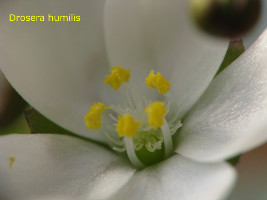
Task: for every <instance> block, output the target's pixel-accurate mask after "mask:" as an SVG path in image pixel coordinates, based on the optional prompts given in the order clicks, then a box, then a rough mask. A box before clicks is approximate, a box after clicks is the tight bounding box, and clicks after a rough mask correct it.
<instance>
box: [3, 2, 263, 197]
mask: <svg viewBox="0 0 267 200" xmlns="http://www.w3.org/2000/svg"><path fill="white" fill-rule="evenodd" d="M186 2H187V1H185V0H184V1H172V0H168V1H167V0H165V1H164V2H163V1H159V0H156V1H155V0H153V1H152V0H146V1H144V0H142V1H141V0H140V1H131V2H130V1H122V0H110V1H106V2H105V1H102V0H91V1H86V2H85V1H80V2H79V3H78V2H77V1H75V2H74V1H64V3H62V1H59V0H53V1H52V0H51V1H41V0H36V1H34V2H33V1H30V0H29V1H22V0H17V1H3V2H1V7H0V9H1V10H0V11H1V16H3V17H2V18H0V20H1V34H0V39H1V45H2V47H1V55H0V56H1V58H0V60H1V68H2V70H3V71H4V73H5V75H6V76H7V77H8V79H9V81H10V82H11V83H12V84H13V86H14V87H15V88H16V89H17V90H18V91H19V92H20V94H21V95H22V96H23V97H24V98H25V99H26V100H27V101H28V102H29V103H30V104H31V105H33V106H34V107H35V108H36V109H37V110H39V111H40V112H42V113H43V114H45V115H46V116H47V117H48V118H50V119H52V120H53V121H55V122H57V123H58V124H60V125H61V126H62V127H64V128H67V129H69V130H71V131H73V132H75V133H77V134H79V135H82V136H84V137H88V138H90V139H92V140H94V141H98V142H101V143H103V144H105V142H106V140H105V138H104V137H103V135H102V134H99V133H89V131H88V129H87V127H86V126H85V125H84V122H83V116H84V114H85V113H86V112H87V110H88V107H89V106H90V105H91V104H93V102H94V101H99V100H102V101H104V103H105V102H107V104H110V103H114V104H116V102H118V97H119V95H117V96H116V95H113V94H112V93H110V91H111V92H113V91H112V90H110V89H109V88H108V87H106V86H103V79H102V77H104V74H105V73H106V71H107V67H108V66H109V67H111V66H115V65H121V66H125V67H126V68H130V69H131V71H132V74H133V77H138V78H137V79H136V81H135V82H134V83H135V85H136V87H138V88H139V89H140V90H141V91H142V88H143V86H142V85H141V84H142V82H141V81H140V80H144V78H145V76H146V75H147V73H148V72H149V70H150V69H151V68H154V69H155V70H157V71H160V72H162V73H164V74H165V75H166V77H167V78H168V79H169V80H170V81H171V83H172V87H171V93H172V96H173V97H174V98H175V103H176V104H177V106H178V108H179V112H178V113H177V115H178V118H181V119H182V118H183V117H184V116H185V114H186V113H188V112H189V110H190V112H189V114H188V115H186V117H185V118H184V120H183V121H182V123H183V127H182V128H181V130H180V131H179V132H178V133H177V137H175V138H173V139H174V143H175V144H176V146H175V147H174V151H175V152H177V153H178V154H175V155H173V156H171V157H170V158H169V159H167V160H165V161H163V162H161V163H159V164H157V165H153V166H150V167H147V168H145V169H143V170H140V171H137V170H136V169H135V168H133V167H132V166H131V165H130V164H129V162H128V161H127V160H126V159H124V158H122V157H120V156H118V155H117V154H115V153H114V152H112V151H111V150H110V149H108V148H105V147H102V146H99V145H97V144H94V143H93V142H88V141H84V140H81V139H77V138H72V137H69V136H63V135H50V134H47V135H9V136H3V137H1V138H0V175H1V179H0V186H1V187H0V194H1V195H2V196H3V198H5V199H29V198H35V197H36V198H37V197H38V196H42V195H48V194H49V195H53V194H55V195H69V196H71V197H74V198H75V199H78V198H81V199H114V200H115V199H116V200H117V199H132V200H134V199H143V200H146V199H155V200H157V199H168V200H172V199H183V200H191V199H203V200H207V199H211V200H214V199H222V198H224V197H225V195H226V194H227V193H228V191H229V189H230V188H231V186H232V183H233V181H234V179H235V172H234V170H233V169H232V168H231V167H230V166H229V165H227V164H226V163H224V162H223V161H224V160H226V159H228V158H230V157H232V156H235V155H238V154H239V153H241V152H244V151H247V150H249V149H251V148H253V147H255V146H258V145H260V144H262V143H264V142H265V141H266V139H267V134H266V133H265V132H264V131H263V130H265V128H266V120H265V119H267V118H266V117H267V116H266V115H267V113H266V111H267V105H266V103H267V101H266V100H267V82H266V80H267V67H266V63H267V57H266V56H265V54H264V52H266V48H267V31H265V32H264V33H263V34H262V36H261V37H260V38H259V39H258V40H257V42H256V43H255V44H254V45H253V46H252V47H251V48H250V49H249V50H247V51H246V52H245V53H244V54H243V55H242V56H241V57H240V58H239V59H238V60H237V61H235V62H234V63H233V64H232V65H231V66H229V67H228V68H227V69H226V70H225V71H223V72H222V73H221V74H220V75H219V76H217V77H216V78H215V79H214V80H212V79H213V77H214V75H215V74H216V71H217V70H218V67H219V64H220V62H221V61H222V59H223V56H224V55H225V51H226V49H227V43H226V42H224V41H217V40H215V39H214V38H210V37H209V36H206V35H204V34H202V33H199V32H198V31H197V30H196V29H195V27H194V25H193V24H192V23H191V21H189V16H188V15H189V13H188V11H187V9H186V8H187V7H186V6H185V4H186ZM26 11H27V15H47V14H48V12H49V13H50V14H54V15H64V14H66V11H67V12H70V13H71V12H75V13H77V14H79V15H80V16H81V22H80V23H78V22H77V23H63V22H61V23H51V22H50V23H49V22H46V23H45V22H44V23H41V22H36V23H35V22H30V23H27V22H25V23H24V22H14V23H13V22H8V19H7V16H8V14H9V13H15V14H17V15H19V14H20V15H22V14H21V13H26ZM2 13H3V14H2ZM103 22H104V23H103ZM104 30H105V31H104ZM204 91H205V92H204ZM148 97H150V96H148ZM196 102H197V103H196ZM192 106H193V108H192Z"/></svg>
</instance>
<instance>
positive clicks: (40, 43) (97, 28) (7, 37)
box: [0, 0, 111, 140]
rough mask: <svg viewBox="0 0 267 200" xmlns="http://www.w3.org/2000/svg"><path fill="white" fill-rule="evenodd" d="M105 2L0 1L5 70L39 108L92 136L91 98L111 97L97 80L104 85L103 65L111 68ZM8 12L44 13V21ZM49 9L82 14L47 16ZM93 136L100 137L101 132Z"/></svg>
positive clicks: (43, 112)
mask: <svg viewBox="0 0 267 200" xmlns="http://www.w3.org/2000/svg"><path fill="white" fill-rule="evenodd" d="M103 7H104V0H98V1H83V0H78V1H72V0H66V1H63V0H48V1H43V0H36V1H31V0H14V1H8V0H4V1H1V3H0V11H1V14H0V17H1V18H0V23H1V35H0V42H1V55H0V60H1V61H0V62H1V68H2V69H3V72H4V73H5V75H6V76H7V78H8V79H9V81H10V82H11V84H12V85H13V86H14V87H15V88H16V90H17V91H18V92H19V93H20V94H21V95H22V96H23V97H24V98H25V99H26V100H27V101H28V102H29V103H30V104H31V105H32V106H33V107H35V108H36V109H37V110H38V111H40V112H41V113H42V114H44V115H45V116H46V117H48V118H50V119H51V120H53V121H55V122H56V123H58V124H59V125H61V126H63V127H64V128H66V129H69V130H71V131H72V132H75V133H78V134H80V135H83V136H89V133H88V132H89V131H88V129H87V127H86V126H85V123H84V120H83V117H84V115H85V114H86V113H87V112H88V110H89V106H90V104H93V102H94V101H99V100H101V99H109V100H110V98H111V96H110V95H109V94H100V93H99V92H100V91H103V88H102V89H101V88H100V84H98V83H99V82H101V85H103V86H104V84H103V81H104V79H105V77H104V73H105V72H104V70H105V69H106V70H107V69H108V62H107V59H106V54H105V49H104V48H105V47H104V42H103V41H104V34H103V28H102V26H103V22H102V21H103V9H104V8H103ZM9 14H14V15H16V16H18V15H33V16H45V21H44V22H40V21H38V22H33V21H31V22H14V21H12V22H10V21H9ZM48 14H50V15H52V16H69V14H75V15H76V16H79V15H80V16H81V21H80V22H66V21H65V22H64V21H61V22H55V21H54V22H51V21H50V22H49V21H48ZM72 16H73V15H72ZM50 19H51V18H50ZM100 76H101V77H100ZM104 87H105V86H104ZM107 88H108V87H107ZM107 92H108V91H107ZM102 93H103V92H102ZM108 103H110V102H108ZM91 137H92V138H94V139H96V140H102V138H101V137H100V135H99V134H98V135H97V134H91Z"/></svg>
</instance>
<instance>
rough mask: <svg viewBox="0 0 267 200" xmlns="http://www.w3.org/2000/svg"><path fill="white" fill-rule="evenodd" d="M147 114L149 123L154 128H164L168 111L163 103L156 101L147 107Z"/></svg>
mask: <svg viewBox="0 0 267 200" xmlns="http://www.w3.org/2000/svg"><path fill="white" fill-rule="evenodd" d="M145 113H146V114H147V115H148V123H149V124H150V125H151V126H152V128H154V129H157V128H158V127H161V126H163V123H164V117H165V115H166V113H167V109H166V107H165V105H164V103H163V102H160V101H155V102H153V103H151V104H150V105H149V106H148V107H146V109H145Z"/></svg>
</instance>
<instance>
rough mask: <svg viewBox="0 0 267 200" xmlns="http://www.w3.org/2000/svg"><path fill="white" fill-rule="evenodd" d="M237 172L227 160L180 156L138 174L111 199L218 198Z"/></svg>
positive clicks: (224, 191) (171, 199) (173, 199)
mask: <svg viewBox="0 0 267 200" xmlns="http://www.w3.org/2000/svg"><path fill="white" fill-rule="evenodd" d="M234 180H235V171H234V170H233V169H232V168H231V167H230V166H229V165H227V164H225V163H216V164H205V163H198V162H195V161H192V160H189V159H187V158H184V157H182V156H179V155H174V156H172V157H171V158H170V159H168V160H166V161H164V162H162V163H160V164H158V165H155V166H151V167H148V168H146V169H144V170H142V171H138V172H136V174H135V175H134V176H133V177H132V178H131V179H130V181H129V182H128V183H127V184H126V185H125V186H124V187H122V189H121V190H119V191H118V192H117V193H116V194H115V195H114V196H113V197H112V198H109V200H112V199H114V200H117V199H128V200H136V199H139V200H147V199H154V200H162V199H168V200H177V199H183V200H192V199H198V200H207V199H212V200H219V199H223V198H224V197H225V196H226V195H227V194H228V193H229V190H230V188H231V186H232V184H233V182H234Z"/></svg>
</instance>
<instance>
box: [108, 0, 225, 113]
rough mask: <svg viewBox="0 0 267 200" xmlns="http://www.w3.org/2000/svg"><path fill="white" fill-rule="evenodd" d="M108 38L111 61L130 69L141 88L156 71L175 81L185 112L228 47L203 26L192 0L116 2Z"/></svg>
mask: <svg viewBox="0 0 267 200" xmlns="http://www.w3.org/2000/svg"><path fill="white" fill-rule="evenodd" d="M105 36H106V43H107V50H108V56H109V59H110V62H111V64H112V65H122V66H125V67H128V68H130V69H131V70H132V71H133V76H134V77H135V79H136V78H137V77H138V81H135V82H136V84H140V87H138V88H141V87H142V85H144V86H145V84H144V81H145V76H147V75H148V73H149V71H150V69H155V70H157V71H159V72H161V73H162V75H163V76H164V77H165V76H166V77H167V79H169V80H170V81H171V90H172V91H173V92H172V95H173V96H175V97H176V98H177V99H176V101H177V104H178V106H179V109H180V112H181V115H183V114H184V113H185V112H186V111H187V110H188V109H189V108H190V107H191V106H192V105H193V104H194V103H195V101H196V100H197V99H198V98H199V96H200V95H201V94H202V92H203V91H204V90H205V88H206V87H207V85H208V84H209V82H210V81H211V79H212V78H213V76H214V75H215V73H216V71H217V70H218V68H219V65H220V63H221V62H222V60H223V58H224V55H225V52H226V50H227V46H228V42H227V41H221V40H219V39H215V38H212V37H211V36H208V35H205V34H204V33H202V32H200V30H198V29H197V27H196V26H195V25H194V24H193V22H192V21H191V18H190V11H189V6H188V1H187V0H182V1H176V0H164V1H162V0H135V1H124V0H110V1H108V2H107V3H106V10H105ZM139 80H140V81H139ZM144 86H143V87H144Z"/></svg>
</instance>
